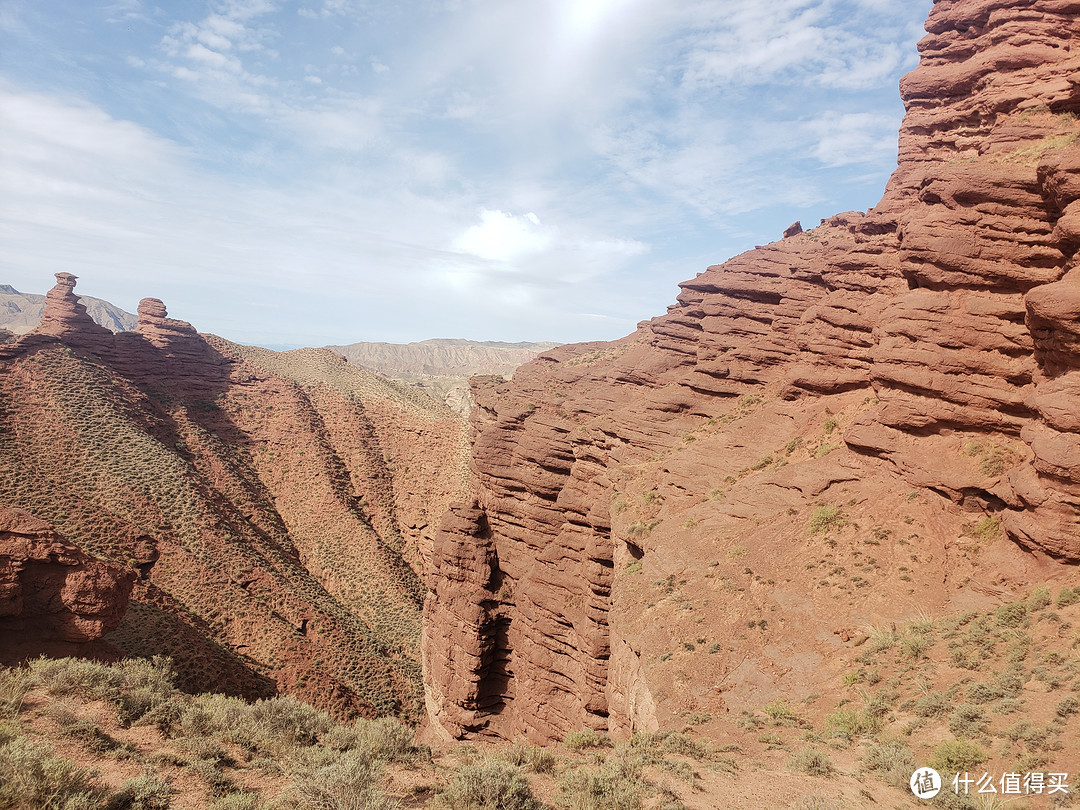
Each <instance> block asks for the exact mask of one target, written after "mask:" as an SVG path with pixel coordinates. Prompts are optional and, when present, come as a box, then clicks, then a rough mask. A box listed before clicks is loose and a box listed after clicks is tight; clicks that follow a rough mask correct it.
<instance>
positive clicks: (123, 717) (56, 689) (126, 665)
mask: <svg viewBox="0 0 1080 810" xmlns="http://www.w3.org/2000/svg"><path fill="white" fill-rule="evenodd" d="M30 678H31V680H32V682H33V683H34V684H36V685H38V686H40V687H41V688H42V689H44V690H45V691H46V692H48V693H49V694H50V695H53V696H55V697H65V696H69V695H77V696H79V697H81V698H83V699H84V700H88V701H93V700H106V701H108V702H109V703H111V704H112V705H113V707H114V708H115V709H116V716H117V719H118V720H119V721H120V723H121V724H123V725H125V726H128V725H131V724H133V723H135V722H137V721H139V720H142V719H143V718H144V717H147V716H148V715H151V716H153V715H154V713H156V712H159V711H163V710H164V709H165V707H166V706H168V705H169V704H170V703H171V701H172V700H173V696H174V694H175V685H174V684H175V680H176V673H175V671H174V670H173V667H172V662H171V661H170V660H169V659H168V658H164V657H162V656H154V658H152V659H150V660H147V659H145V658H128V659H125V660H123V661H121V662H119V663H117V664H113V665H111V666H110V665H108V664H99V663H96V662H94V661H82V660H79V659H75V658H57V659H47V658H38V659H37V660H35V661H33V662H31V664H30Z"/></svg>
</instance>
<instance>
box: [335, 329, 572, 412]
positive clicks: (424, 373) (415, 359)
mask: <svg viewBox="0 0 1080 810" xmlns="http://www.w3.org/2000/svg"><path fill="white" fill-rule="evenodd" d="M558 345H560V344H558V343H502V342H499V341H491V340H487V341H475V340H454V339H436V340H423V341H420V342H418V343H351V344H349V345H348V346H327V347H326V348H327V349H330V350H331V351H334V352H337V353H338V354H340V355H341V356H343V357H344V358H346V359H347V360H348V361H349V362H350V363H352V364H353V365H356V366H360V367H361V368H365V369H367V370H368V371H374V372H375V373H376V374H382V375H383V376H384V377H390V378H391V379H394V380H400V381H401V382H405V383H408V384H410V385H412V386H414V387H416V388H420V389H421V390H423V391H425V392H427V393H428V394H430V395H431V396H433V397H434V398H435V399H438V400H440V401H442V402H445V403H446V404H447V405H449V406H450V407H451V408H453V409H454V410H455V411H457V412H458V413H463V414H467V413H468V412H469V411H470V410H471V409H472V395H471V394H470V393H469V378H470V377H473V376H475V375H477V374H497V375H501V376H506V377H509V376H510V375H511V374H513V373H514V369H516V368H517V367H518V366H520V365H521V364H522V363H527V362H529V361H530V360H532V359H533V358H534V357H536V355H538V354H540V353H541V352H543V351H547V350H548V349H553V348H555V347H556V346H558Z"/></svg>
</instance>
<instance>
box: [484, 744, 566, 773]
mask: <svg viewBox="0 0 1080 810" xmlns="http://www.w3.org/2000/svg"><path fill="white" fill-rule="evenodd" d="M499 757H500V758H501V759H505V760H506V761H507V762H509V763H510V764H511V765H516V766H517V767H519V768H525V769H526V770H529V771H532V772H533V773H554V772H555V768H556V766H557V765H558V762H559V759H558V757H556V756H555V754H554V752H552V751H551V750H549V749H547V748H542V747H540V746H538V745H529V744H528V743H526V742H524V741H522V740H515V741H514V744H513V745H511V746H510V747H509V748H508V749H506V750H505V751H503V752H502V753H501V754H500V755H499Z"/></svg>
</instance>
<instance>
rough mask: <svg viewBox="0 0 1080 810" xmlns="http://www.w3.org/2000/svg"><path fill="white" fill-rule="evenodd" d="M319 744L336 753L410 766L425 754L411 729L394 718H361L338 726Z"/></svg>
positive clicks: (322, 736)
mask: <svg viewBox="0 0 1080 810" xmlns="http://www.w3.org/2000/svg"><path fill="white" fill-rule="evenodd" d="M319 742H320V743H321V744H322V745H325V746H326V747H328V748H333V749H335V750H337V751H361V752H363V753H364V754H366V755H367V756H368V757H369V758H371V759H375V760H380V761H382V762H411V761H413V760H415V759H416V758H417V757H420V756H422V755H424V752H425V749H423V748H420V747H418V746H417V745H416V743H415V737H414V734H413V731H412V729H410V728H409V727H408V726H406V725H404V724H403V723H401V722H399V721H398V720H395V719H394V718H393V717H379V718H377V719H375V720H365V719H363V718H361V719H358V720H356V721H354V722H353V723H352V724H351V725H347V726H345V725H337V724H335V725H333V726H331V727H330V728H329V729H327V730H326V731H325V732H324V733H323V734H322V735H321V736H320V737H319Z"/></svg>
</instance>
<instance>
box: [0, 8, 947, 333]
mask: <svg viewBox="0 0 1080 810" xmlns="http://www.w3.org/2000/svg"><path fill="white" fill-rule="evenodd" d="M929 4H930V0H918V2H917V3H914V4H895V3H887V2H884V1H883V0H776V2H774V3H771V4H770V5H769V6H768V9H767V11H766V10H763V7H762V6H761V4H760V3H759V2H758V1H757V0H725V1H724V2H723V3H717V2H715V0H680V2H678V3H671V2H667V0H590V2H583V0H550V2H543V3H506V2H503V0H411V1H410V2H406V3H376V2H371V0H303V2H301V3H300V4H292V3H284V2H279V1H277V0H209V2H207V3H206V4H172V5H169V4H165V5H161V4H157V5H155V4H150V3H148V2H145V0H114V1H113V2H112V4H111V5H109V6H108V7H107V8H105V9H104V10H103V9H102V8H101V7H99V6H97V5H95V4H85V5H79V6H78V8H77V9H73V10H72V12H71V13H73V14H75V13H77V14H78V15H80V16H79V18H78V25H71V26H67V27H53V28H50V27H49V25H48V19H49V17H50V14H53V15H55V14H57V13H59V8H60V5H61V4H59V2H58V0H33V1H31V0H8V2H7V3H5V4H2V5H0V26H3V27H4V29H5V30H6V31H8V32H9V35H7V36H6V38H7V39H8V40H9V45H10V47H9V48H8V49H7V51H6V54H5V55H3V56H0V71H2V73H3V75H5V76H7V82H6V83H4V84H2V85H0V90H2V92H3V98H2V99H0V104H2V105H3V113H4V114H5V115H6V116H7V120H6V121H5V124H4V127H3V131H2V132H0V139H2V145H3V147H4V149H5V152H6V154H7V155H9V158H8V159H7V164H8V165H6V166H5V172H4V176H3V177H2V178H0V194H3V202H2V205H3V209H2V213H3V217H2V221H0V227H2V228H3V234H4V236H5V245H6V246H7V247H9V248H10V249H9V250H7V251H5V255H4V257H3V258H2V259H0V268H3V271H4V272H6V273H10V274H16V273H18V274H19V279H18V280H19V284H21V285H23V286H27V287H28V289H38V288H40V287H41V286H42V283H41V282H37V283H32V284H31V283H29V282H28V281H25V280H24V279H26V278H28V274H37V275H39V276H40V275H42V274H45V275H48V274H49V273H51V272H55V271H56V270H59V269H72V268H73V267H75V266H76V265H83V266H87V265H88V266H91V267H92V268H93V275H94V276H96V277H98V278H99V279H107V280H108V281H107V282H106V283H105V284H104V285H103V287H104V289H103V288H102V287H97V288H95V289H96V291H98V292H100V293H102V294H105V293H109V292H110V291H111V290H116V291H118V296H119V297H123V296H125V295H126V296H127V297H128V300H127V303H128V305H129V306H130V305H133V301H132V300H131V298H132V297H134V298H135V299H137V298H138V297H141V294H154V293H155V290H159V291H161V294H162V297H166V298H168V299H171V302H170V303H172V305H173V306H174V307H181V308H184V307H188V306H190V307H191V310H190V311H187V312H181V314H180V316H181V317H188V318H189V319H192V320H195V321H197V322H198V325H199V326H201V327H204V328H210V329H218V330H220V331H224V332H226V333H227V334H228V333H230V330H232V332H231V334H233V335H235V336H241V335H245V336H248V339H254V338H252V337H250V336H251V335H252V334H254V331H255V327H254V324H255V323H256V316H257V315H258V312H261V311H262V310H263V309H264V307H262V306H260V307H250V308H248V307H240V306H239V305H237V307H230V306H229V305H228V300H229V295H231V294H235V299H234V300H236V301H255V302H260V303H262V304H272V303H274V302H275V301H276V302H278V303H281V302H283V301H285V300H287V301H290V302H293V303H294V304H295V305H296V306H300V305H305V306H310V307H311V309H312V311H313V312H315V311H317V312H322V313H324V314H323V315H321V316H320V315H312V316H311V317H310V318H305V319H301V318H297V319H296V320H295V323H296V324H298V325H297V326H295V327H293V328H295V329H296V330H297V332H296V334H295V335H294V336H292V337H291V338H289V339H288V340H289V341H290V342H301V341H308V342H317V341H318V339H319V338H318V337H317V335H321V334H324V333H327V332H330V331H333V332H334V334H333V335H330V334H326V337H325V340H324V342H342V341H348V340H352V339H358V338H359V337H364V336H367V337H372V338H379V337H380V336H381V337H387V336H390V334H391V332H394V333H395V334H396V335H398V336H400V337H401V338H422V337H430V336H432V335H434V334H442V335H454V334H467V333H469V334H472V335H474V336H477V337H502V338H507V339H518V338H522V337H526V336H530V335H531V336H535V337H543V336H545V335H546V336H550V337H555V338H558V339H564V340H565V339H578V338H596V337H604V336H606V337H614V336H616V335H618V334H619V333H620V331H625V330H626V329H629V328H632V326H633V324H634V323H635V322H636V321H637V320H639V319H641V318H644V317H647V316H648V315H650V314H654V313H656V312H659V311H662V310H663V307H664V305H665V304H666V303H667V301H668V300H670V298H671V297H672V296H673V294H674V283H675V282H677V281H678V280H681V279H683V278H686V277H690V276H692V275H693V274H694V273H695V272H697V271H698V270H700V269H701V268H702V267H704V266H705V264H707V263H712V262H716V261H720V260H723V259H724V258H726V257H727V256H729V255H731V254H733V253H736V252H739V251H741V250H743V249H745V248H746V247H748V246H749V245H751V244H754V243H760V242H763V241H766V240H767V239H768V238H770V237H772V236H775V235H778V233H779V230H780V228H782V227H783V226H784V225H786V224H787V223H788V222H790V221H791V220H793V219H796V218H799V217H802V218H804V220H805V219H812V218H813V215H814V214H817V215H818V216H827V215H829V214H831V213H834V212H835V211H836V210H846V209H850V208H856V207H867V206H869V205H872V204H874V203H875V202H876V199H875V198H874V194H875V191H874V188H873V186H874V182H875V178H876V182H877V183H878V185H883V184H884V181H885V178H886V177H887V175H888V173H889V171H890V169H891V162H892V160H893V158H894V157H895V132H896V127H897V124H898V123H899V116H900V112H901V109H900V105H899V103H898V101H897V99H896V95H895V82H896V79H897V77H898V75H899V74H900V73H901V72H902V71H904V70H906V69H907V68H909V67H910V66H911V65H912V64H913V60H914V49H913V43H914V41H915V39H917V38H918V28H919V23H920V21H921V18H922V16H923V15H924V14H925V11H926V9H927V8H928V7H929ZM120 21H123V23H124V24H122V25H120V24H117V23H118V22H120ZM84 32H85V33H84ZM95 36H96V37H98V38H100V40H101V41H100V42H98V41H96V40H95V39H94V37H95ZM83 275H84V276H86V277H87V282H86V283H88V282H89V275H90V274H89V273H86V274H83ZM148 281H152V282H153V284H152V285H151V286H153V288H154V289H147V288H146V287H147V286H148V283H147V282H148ZM46 283H47V280H46ZM109 285H113V286H111V287H110V286H109ZM193 285H195V286H198V285H202V286H203V287H205V288H206V289H211V288H212V289H214V290H216V291H218V292H217V293H216V294H215V295H214V296H210V297H209V298H208V297H207V296H206V295H204V294H202V290H199V291H198V294H196V293H195V292H193ZM17 286H18V285H17ZM256 288H257V289H260V290H263V291H264V295H263V297H262V298H259V297H257V296H253V295H252V294H251V290H253V289H256ZM136 289H137V293H136V292H131V291H134V290H136ZM88 292H89V291H88ZM275 295H281V296H283V298H274V296H275ZM106 297H108V296H107V295H106ZM347 302H352V304H351V307H352V308H351V309H348V308H349V306H350V305H349V304H348V303H347ZM118 303H124V302H123V301H118ZM248 309H250V313H248V314H247V315H245V314H243V313H245V312H247V311H248ZM346 309H348V312H347V313H345V314H341V312H339V311H344V310H346ZM195 310H198V314H196V312H195ZM360 311H362V312H363V313H364V316H363V317H357V313H358V312H360ZM334 313H338V314H334ZM249 316H250V317H249ZM301 323H305V324H306V326H300V325H299V324H301ZM358 324H362V325H363V328H364V329H365V330H366V332H365V334H364V335H357V334H347V333H345V332H346V331H347V330H356V329H359V328H361V327H359V326H358ZM304 329H306V330H307V332H305V333H304V334H305V335H306V337H301V336H300V335H301V330H304ZM380 330H385V331H380ZM282 340H283V338H282V337H281V336H280V335H278V336H276V339H275V340H273V341H271V342H278V343H280V342H282Z"/></svg>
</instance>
